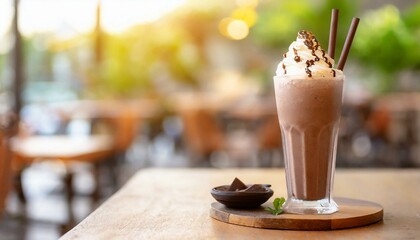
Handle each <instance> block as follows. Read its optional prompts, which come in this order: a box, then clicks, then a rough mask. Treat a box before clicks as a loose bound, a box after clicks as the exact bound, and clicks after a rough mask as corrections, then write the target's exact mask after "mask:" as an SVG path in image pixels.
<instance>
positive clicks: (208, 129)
mask: <svg viewBox="0 0 420 240" xmlns="http://www.w3.org/2000/svg"><path fill="white" fill-rule="evenodd" d="M180 116H181V119H182V122H183V128H184V133H183V134H184V135H183V137H184V142H185V145H186V148H187V150H188V153H189V155H190V159H191V160H192V161H193V162H192V164H193V165H194V164H198V163H199V162H197V161H207V162H206V164H208V161H209V158H210V155H211V154H212V153H213V152H215V151H220V150H223V148H224V146H225V137H224V134H223V131H222V128H221V127H220V126H219V124H218V122H217V119H216V116H215V114H214V113H213V112H211V111H210V110H208V109H204V108H189V109H182V110H181V111H180Z"/></svg>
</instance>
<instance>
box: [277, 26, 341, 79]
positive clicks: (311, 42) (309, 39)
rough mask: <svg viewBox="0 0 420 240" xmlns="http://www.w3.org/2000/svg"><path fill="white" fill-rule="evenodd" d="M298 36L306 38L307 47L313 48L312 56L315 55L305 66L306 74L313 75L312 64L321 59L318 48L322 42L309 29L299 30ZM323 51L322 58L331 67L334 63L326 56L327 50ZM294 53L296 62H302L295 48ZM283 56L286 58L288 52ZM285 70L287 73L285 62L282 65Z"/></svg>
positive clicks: (334, 73) (333, 71)
mask: <svg viewBox="0 0 420 240" xmlns="http://www.w3.org/2000/svg"><path fill="white" fill-rule="evenodd" d="M298 38H300V39H304V42H303V43H304V44H305V46H306V47H308V49H309V50H311V53H312V56H314V59H311V60H307V61H306V62H305V63H306V67H305V72H306V74H308V77H312V71H311V70H310V69H309V68H310V67H311V66H313V65H314V64H315V62H318V61H320V58H319V57H318V56H317V55H316V53H315V52H316V50H318V49H319V48H320V44H319V42H318V40H317V39H316V38H315V36H314V35H313V34H312V32H309V31H305V30H302V31H299V32H298ZM320 50H321V52H322V58H323V60H324V61H325V62H326V63H327V64H328V66H329V67H330V68H332V63H331V62H330V61H329V60H328V58H327V57H326V56H325V51H324V50H323V49H320ZM293 53H294V54H295V57H294V60H295V61H296V62H300V61H301V58H300V56H299V55H298V52H297V49H295V48H293ZM283 57H285V58H286V54H283ZM282 67H283V70H284V74H286V66H285V65H284V64H283V65H282ZM332 73H333V76H334V77H335V75H336V72H335V70H332Z"/></svg>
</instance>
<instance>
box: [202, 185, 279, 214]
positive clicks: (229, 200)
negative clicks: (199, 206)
mask: <svg viewBox="0 0 420 240" xmlns="http://www.w3.org/2000/svg"><path fill="white" fill-rule="evenodd" d="M248 186H250V185H248ZM229 187H230V186H229V185H223V186H218V187H215V188H213V189H212V190H211V192H210V193H211V195H212V196H213V197H214V199H216V200H217V201H218V202H220V203H222V204H224V205H225V206H226V207H229V208H248V209H249V208H257V207H259V206H261V204H263V203H265V202H266V201H267V200H268V199H269V198H270V197H271V196H273V190H271V189H270V187H271V185H268V184H262V185H261V189H260V190H259V191H228V189H229Z"/></svg>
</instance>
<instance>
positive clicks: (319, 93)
mask: <svg viewBox="0 0 420 240" xmlns="http://www.w3.org/2000/svg"><path fill="white" fill-rule="evenodd" d="M283 57H284V59H283V61H282V62H280V64H279V66H278V69H277V76H276V77H274V83H275V84H274V87H275V92H276V103H277V111H278V118H279V122H280V126H281V131H282V137H283V143H284V148H283V149H284V155H285V162H286V181H287V189H288V200H287V201H286V204H285V206H284V209H285V211H286V212H291V213H303V214H330V213H333V212H336V211H337V210H338V207H337V205H336V204H335V202H334V201H333V199H332V198H331V191H332V182H333V176H334V169H335V155H336V146H337V134H338V125H339V121H340V113H341V101H342V89H343V78H344V76H343V73H342V71H340V70H337V69H333V68H332V66H333V65H334V60H333V59H331V58H330V57H329V56H328V55H327V54H326V53H325V51H324V50H323V49H322V48H321V47H320V45H319V43H318V41H317V40H316V38H315V36H314V35H313V34H312V33H311V32H307V31H300V32H299V33H298V37H297V40H296V41H295V42H293V43H292V44H291V45H290V47H289V51H288V52H287V53H286V54H284V56H283Z"/></svg>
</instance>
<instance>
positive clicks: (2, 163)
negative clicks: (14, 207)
mask: <svg viewBox="0 0 420 240" xmlns="http://www.w3.org/2000/svg"><path fill="white" fill-rule="evenodd" d="M16 125H17V118H16V116H15V115H14V114H10V113H6V114H2V115H0V215H1V214H2V213H3V211H4V208H5V202H6V200H7V196H8V193H9V189H10V186H11V179H12V168H11V159H12V155H11V151H10V137H11V136H12V135H14V134H15V132H16V130H15V129H16Z"/></svg>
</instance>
